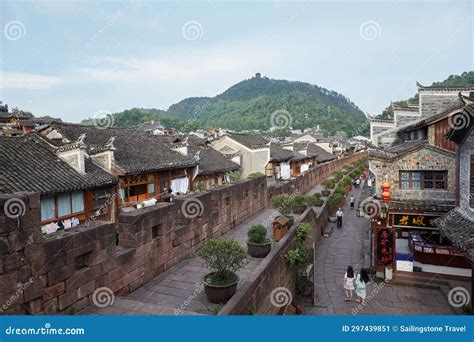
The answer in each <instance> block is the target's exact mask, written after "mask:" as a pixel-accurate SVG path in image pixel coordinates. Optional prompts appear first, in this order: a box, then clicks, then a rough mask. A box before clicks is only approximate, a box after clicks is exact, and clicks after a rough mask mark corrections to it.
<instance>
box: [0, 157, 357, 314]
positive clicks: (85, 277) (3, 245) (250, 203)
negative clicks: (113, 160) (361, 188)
mask: <svg viewBox="0 0 474 342" xmlns="http://www.w3.org/2000/svg"><path fill="white" fill-rule="evenodd" d="M364 155H365V154H362V153H359V154H354V155H352V156H349V157H347V158H344V159H339V160H336V161H333V162H331V163H328V164H324V165H321V166H319V167H318V168H315V169H312V170H309V171H308V172H306V173H305V174H304V175H302V176H300V177H298V178H297V179H295V180H292V181H290V182H286V183H284V184H282V185H278V186H276V187H272V188H267V183H266V180H265V178H264V177H260V178H257V179H252V180H244V181H241V182H238V183H236V184H232V185H229V186H225V187H223V188H221V189H216V190H211V191H209V192H203V193H196V194H192V195H190V196H187V197H183V198H179V199H176V201H175V202H173V203H160V204H157V205H155V206H153V207H148V208H143V209H140V210H136V211H132V212H127V213H121V214H119V216H118V220H117V221H118V222H117V223H112V222H104V221H97V222H93V221H91V222H87V223H86V224H83V225H80V226H77V227H76V228H74V230H66V231H62V232H57V233H54V234H51V235H48V236H44V235H42V233H41V228H40V202H39V195H38V194H34V193H17V194H13V195H0V208H3V210H0V284H1V286H0V305H1V306H0V314H10V315H14V314H16V315H24V314H45V315H51V314H58V313H61V314H72V313H75V312H77V311H78V310H80V309H81V308H84V307H86V306H89V305H91V304H92V294H93V293H94V291H95V290H96V289H98V288H101V287H107V288H109V289H111V290H112V291H113V292H115V293H118V294H127V293H130V292H131V291H134V290H135V289H137V288H138V287H140V286H142V285H143V284H145V283H146V282H148V281H150V280H151V279H152V278H154V277H155V276H157V275H159V274H160V273H162V272H163V271H165V270H167V269H169V268H170V267H172V266H173V265H175V264H176V263H177V262H179V261H180V260H182V259H183V258H185V257H186V256H187V255H188V254H189V253H193V252H195V251H197V250H198V249H199V248H200V247H201V246H202V244H203V243H204V242H205V241H206V240H207V239H209V238H216V237H219V236H221V235H222V234H225V233H226V232H228V231H229V230H231V229H232V228H233V227H235V226H236V225H238V224H240V223H242V222H244V221H245V220H247V219H248V218H249V217H250V216H252V215H253V214H255V213H257V212H259V211H260V210H262V209H264V208H265V207H267V205H268V203H269V198H270V197H271V196H273V195H275V194H278V193H283V192H286V193H294V192H295V190H297V191H298V193H304V192H307V191H308V190H310V189H311V188H312V187H314V186H315V185H317V184H318V183H319V182H320V181H322V180H323V179H324V178H326V177H327V176H329V175H330V174H331V173H332V172H334V171H336V170H339V169H340V168H342V167H343V166H344V165H346V164H348V163H352V162H354V161H356V160H357V159H360V158H361V157H363V156H364ZM11 204H17V206H18V208H19V209H20V211H19V212H10V211H9V210H6V208H7V205H8V206H9V207H11ZM288 246H289V247H288V248H290V246H291V243H290V242H289V243H288ZM281 252H282V250H280V252H279V253H281ZM272 253H273V252H272ZM280 255H281V254H280ZM277 259H278V258H277V257H276V260H277ZM280 259H281V258H280ZM278 267H280V268H281V269H280V268H278V270H279V271H278V272H273V271H270V270H267V271H266V272H267V273H268V274H270V275H272V276H278V274H281V275H282V277H287V273H288V272H287V270H285V269H284V266H283V265H280V266H278ZM282 267H283V268H282Z"/></svg>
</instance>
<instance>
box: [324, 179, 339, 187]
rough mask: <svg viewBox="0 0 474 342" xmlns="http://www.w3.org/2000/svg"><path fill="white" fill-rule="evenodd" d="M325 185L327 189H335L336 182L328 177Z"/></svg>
mask: <svg viewBox="0 0 474 342" xmlns="http://www.w3.org/2000/svg"><path fill="white" fill-rule="evenodd" d="M323 185H324V186H325V187H326V189H334V186H335V185H336V182H334V180H332V179H326V180H324V182H323Z"/></svg>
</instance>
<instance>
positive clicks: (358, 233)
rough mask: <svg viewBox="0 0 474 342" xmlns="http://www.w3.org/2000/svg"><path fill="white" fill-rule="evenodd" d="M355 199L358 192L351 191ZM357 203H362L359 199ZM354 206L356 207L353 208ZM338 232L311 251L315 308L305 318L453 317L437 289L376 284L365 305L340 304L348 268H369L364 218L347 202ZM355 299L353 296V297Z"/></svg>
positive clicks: (369, 287) (368, 246) (367, 238)
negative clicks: (316, 316)
mask: <svg viewBox="0 0 474 342" xmlns="http://www.w3.org/2000/svg"><path fill="white" fill-rule="evenodd" d="M352 194H353V195H354V197H355V198H356V204H357V199H358V198H359V197H360V194H361V190H360V189H357V190H353V191H352ZM360 200H363V198H361V199H360ZM356 207H357V205H356ZM343 210H344V221H343V227H342V229H336V228H335V227H333V228H332V233H331V235H330V236H329V237H328V238H322V240H321V241H320V243H319V244H318V245H316V248H315V265H314V266H315V268H314V274H315V275H316V279H315V284H314V294H315V305H314V307H307V308H306V309H305V314H306V315H356V314H358V315H453V314H454V311H453V309H452V308H451V306H450V305H449V303H448V300H447V298H446V296H445V295H444V294H443V292H441V291H440V290H433V289H428V288H416V287H409V286H400V285H391V284H387V283H376V282H374V281H372V282H370V283H369V284H368V285H367V298H366V301H367V303H366V304H365V305H360V306H358V304H357V303H355V302H354V301H353V302H352V303H348V302H345V301H344V290H343V287H342V284H343V279H344V274H345V272H346V270H347V266H348V265H352V267H353V268H354V271H355V272H356V273H359V271H360V269H361V268H362V267H368V266H369V260H370V259H369V255H370V243H369V230H370V229H369V228H370V221H369V219H368V218H363V217H362V218H359V217H357V216H356V210H355V209H354V210H350V207H349V203H346V204H345V206H344V208H343ZM353 299H355V296H354V297H353Z"/></svg>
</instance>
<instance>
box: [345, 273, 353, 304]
mask: <svg viewBox="0 0 474 342" xmlns="http://www.w3.org/2000/svg"><path fill="white" fill-rule="evenodd" d="M354 289H355V288H354V269H353V268H352V266H351V265H349V266H347V272H346V274H344V291H345V292H346V299H345V301H346V302H349V303H350V302H351V301H352V292H353V291H354Z"/></svg>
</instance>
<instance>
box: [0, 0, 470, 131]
mask: <svg viewBox="0 0 474 342" xmlns="http://www.w3.org/2000/svg"><path fill="white" fill-rule="evenodd" d="M473 4H474V2H473V1H453V0H451V1H410V2H408V1H310V2H303V1H292V2H285V1H241V2H238V1H225V2H224V1H215V0H212V1H211V0H205V1H192V2H191V1H189V2H187V1H168V2H164V1H161V2H160V1H139V0H129V1H110V0H109V1H34V2H33V1H21V0H20V1H19V0H15V1H8V0H0V28H1V29H2V32H0V34H1V36H0V44H1V45H0V100H1V101H3V103H7V104H8V105H9V106H10V107H18V108H20V109H23V110H27V111H30V112H32V113H33V114H35V115H36V116H43V115H50V116H53V117H61V118H62V119H63V120H65V121H70V122H80V121H81V120H82V119H85V118H87V117H91V116H93V115H94V113H98V112H104V111H107V112H119V111H122V110H125V109H129V108H133V107H140V108H158V109H167V108H168V107H169V106H170V105H172V104H173V103H176V102H178V101H180V100H182V99H184V98H186V97H193V96H215V95H217V94H219V93H222V92H224V91H225V90H226V89H227V88H228V87H230V86H232V85H233V84H235V83H237V82H240V81H242V80H244V79H248V78H250V77H252V76H253V75H254V74H255V73H256V72H260V73H261V74H262V75H264V76H267V77H269V78H274V79H287V80H294V81H303V82H309V83H312V84H317V85H319V86H322V87H325V88H328V89H331V90H335V91H337V92H339V93H342V94H344V95H345V96H347V97H349V98H350V99H351V100H352V101H353V102H354V103H355V104H356V105H358V106H359V107H360V108H361V109H362V110H363V111H364V112H366V113H368V114H371V115H373V114H378V113H380V112H381V111H382V110H383V108H385V107H386V106H387V105H388V104H389V103H390V101H396V100H400V99H404V98H408V97H411V96H413V95H414V94H415V93H416V81H418V82H420V83H421V84H424V85H430V84H431V83H432V82H435V81H440V80H444V79H445V78H447V77H448V76H449V75H451V74H460V73H462V72H464V71H469V70H474V61H473V56H474V51H473V49H474V39H473V37H474V10H473V6H474V5H473Z"/></svg>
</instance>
